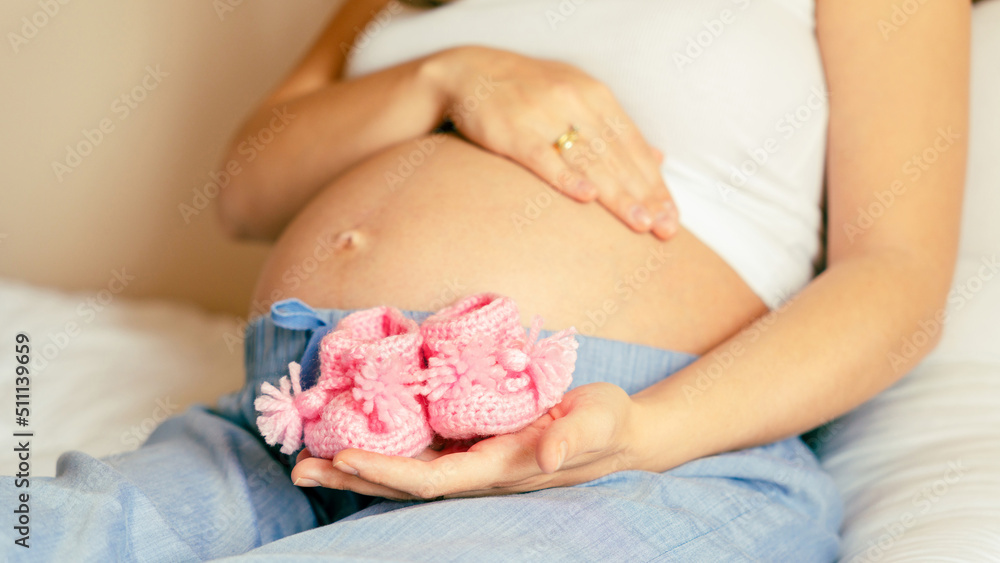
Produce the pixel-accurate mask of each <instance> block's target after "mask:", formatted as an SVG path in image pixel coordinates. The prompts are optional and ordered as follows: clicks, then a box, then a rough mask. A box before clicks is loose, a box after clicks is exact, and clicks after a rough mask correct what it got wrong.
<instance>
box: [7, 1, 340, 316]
mask: <svg viewBox="0 0 1000 563" xmlns="http://www.w3.org/2000/svg"><path fill="white" fill-rule="evenodd" d="M339 3H340V2H339V1H337V0H297V1H296V2H288V3H280V2H251V1H244V0H170V1H169V2H151V1H129V2H125V1H113V0H88V1H83V0H61V1H60V0H30V1H29V0H16V1H13V0H6V1H4V2H3V3H2V4H0V31H2V32H3V36H4V44H3V46H0V108H2V110H0V116H2V117H0V179H2V184H0V277H5V278H14V279H20V280H25V281H28V282H30V283H34V284H40V285H45V286H52V287H58V288H63V289H68V290H78V289H87V290H89V289H100V288H103V287H106V286H108V284H112V286H113V288H118V287H119V285H118V284H119V283H120V282H117V281H114V280H116V279H118V278H119V276H118V275H116V272H117V273H118V274H123V275H125V274H127V275H128V276H134V279H131V280H129V281H128V286H127V287H126V288H125V290H124V293H125V294H126V295H128V296H132V297H156V298H167V299H171V300H183V301H189V302H193V303H195V304H197V305H199V306H201V307H203V308H206V309H209V310H213V311H224V312H231V313H236V314H245V312H246V309H247V304H248V302H249V296H250V292H251V290H252V288H253V284H254V282H255V279H256V274H257V271H258V269H259V267H260V265H261V263H262V262H263V260H264V257H265V256H266V251H267V248H266V246H262V245H251V244H244V243H234V242H230V241H228V240H226V239H225V237H224V236H223V234H222V232H221V231H220V229H219V228H218V226H217V225H216V222H215V210H214V207H213V204H212V202H211V201H206V200H201V199H197V200H196V198H195V190H202V189H203V186H204V185H205V184H206V183H207V182H209V181H210V177H209V174H210V173H211V172H212V171H216V170H218V168H217V167H218V165H219V162H218V160H219V158H220V157H221V152H222V150H223V147H224V146H225V144H226V143H227V141H228V139H229V137H230V135H231V134H232V133H233V132H234V131H235V129H236V127H237V126H238V125H239V123H240V122H241V121H242V120H243V118H244V117H245V116H246V115H247V113H248V112H249V111H250V110H251V108H253V107H254V106H255V105H256V104H257V103H258V102H259V101H260V100H261V98H262V97H263V96H264V95H266V94H267V93H268V92H269V91H270V90H271V88H273V87H274V86H275V85H276V84H277V82H278V81H279V80H280V79H281V78H282V77H283V76H284V75H285V73H286V72H288V71H289V70H290V69H291V67H292V65H293V64H294V63H295V61H297V60H298V58H299V57H300V56H301V55H302V54H303V53H304V51H305V49H306V48H307V47H308V45H309V44H310V43H311V42H312V41H313V40H314V38H315V37H316V35H317V34H318V33H319V32H320V30H321V29H322V28H323V26H324V24H325V22H326V20H327V19H328V18H329V17H330V16H331V15H332V13H333V12H334V11H335V9H336V7H337V5H339ZM123 96H125V97H126V98H123ZM102 126H103V131H102ZM67 147H71V148H72V149H73V150H74V151H76V154H77V156H74V155H73V154H71V153H70V152H69V150H68V148H67ZM206 203H207V204H208V207H205V208H204V209H203V210H200V211H199V210H198V209H197V207H198V206H204V205H205V204H206ZM181 204H185V205H188V206H191V207H190V209H189V210H188V212H189V214H188V216H187V218H185V217H184V215H183V214H182V213H181V211H180V209H179V206H180V205H181ZM190 211H196V212H197V214H194V215H191V214H190ZM123 270H124V271H123Z"/></svg>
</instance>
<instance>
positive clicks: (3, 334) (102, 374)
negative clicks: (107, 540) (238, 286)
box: [0, 279, 243, 476]
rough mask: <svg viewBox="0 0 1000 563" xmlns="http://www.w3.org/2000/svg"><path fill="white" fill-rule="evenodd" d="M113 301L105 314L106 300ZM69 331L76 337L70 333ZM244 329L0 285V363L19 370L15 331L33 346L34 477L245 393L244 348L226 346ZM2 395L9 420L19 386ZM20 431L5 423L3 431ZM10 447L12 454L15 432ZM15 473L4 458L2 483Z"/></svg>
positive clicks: (174, 312)
mask: <svg viewBox="0 0 1000 563" xmlns="http://www.w3.org/2000/svg"><path fill="white" fill-rule="evenodd" d="M109 296H110V297H112V300H111V302H110V303H109V304H108V305H107V306H105V307H103V308H102V310H100V311H98V310H97V307H102V306H101V304H100V302H99V300H100V299H103V300H104V301H105V302H107V299H108V297H109ZM88 300H93V301H88ZM67 323H75V324H76V325H77V327H78V329H77V330H75V331H74V330H69V331H67V329H66V327H67ZM239 328H240V325H239V319H237V318H235V317H226V316H216V315H208V314H205V313H203V312H201V311H199V310H197V309H195V308H192V307H187V306H181V305H177V304H171V303H163V302H148V301H145V302H141V301H130V300H127V299H124V298H121V297H119V296H114V295H113V294H111V293H107V294H104V295H100V294H98V293H97V292H84V293H77V294H70V293H65V292H60V291H53V290H49V289H44V288H38V287H32V286H29V285H25V284H23V283H20V282H15V281H11V280H3V279H0V338H2V342H3V343H4V344H3V345H4V347H5V348H8V349H9V352H8V353H4V354H2V355H0V362H2V363H3V364H6V365H4V367H3V373H5V374H13V372H14V365H15V364H14V358H13V346H14V337H15V335H16V334H17V332H19V331H24V332H26V333H28V334H29V336H30V337H31V343H32V346H31V356H32V364H34V365H33V366H32V367H34V368H36V369H32V374H31V387H30V388H31V391H30V396H31V399H30V401H31V406H30V417H29V423H30V424H29V426H28V429H29V430H31V431H33V432H34V433H35V436H34V437H33V438H32V440H31V473H32V475H35V476H39V475H54V474H55V468H56V459H57V458H58V456H59V455H60V454H61V453H62V452H64V451H67V450H79V451H83V452H86V453H88V454H91V455H94V456H104V455H110V454H114V453H116V452H122V451H127V450H131V449H135V448H137V447H138V446H139V445H140V444H141V443H142V442H143V441H144V440H145V438H146V437H147V436H149V433H150V432H151V431H152V430H153V428H154V427H155V425H156V424H157V423H158V422H159V421H161V420H163V419H164V418H165V417H166V416H169V415H172V414H177V413H179V412H181V411H183V410H184V409H186V408H187V407H188V406H189V405H191V404H194V403H199V402H200V403H204V404H214V402H215V400H216V399H217V398H218V397H219V396H220V395H222V394H223V393H225V392H228V391H231V390H235V389H238V388H239V386H240V384H241V383H242V379H243V349H242V347H241V346H232V345H230V346H229V347H227V345H226V338H225V335H226V334H228V335H230V340H231V339H232V338H238V337H239V336H238V335H239V332H238V329H239ZM71 333H72V334H75V337H74V336H70V334H71ZM230 348H232V350H231V351H230ZM43 352H44V353H43ZM46 356H50V357H51V359H47V358H46ZM0 391H2V392H0V397H4V403H5V404H4V405H2V407H3V411H4V412H5V413H6V415H7V416H10V417H12V415H13V413H12V412H11V411H12V410H13V407H14V405H13V397H14V378H13V377H11V376H5V377H2V378H0ZM7 416H5V418H7ZM13 425H14V421H13V420H11V419H8V420H5V421H4V424H3V427H4V428H10V427H11V426H13ZM3 439H4V440H5V441H7V442H8V444H7V445H6V446H5V447H4V448H3V450H4V451H6V452H10V451H11V448H13V447H14V440H13V437H12V436H11V432H4V438H3ZM14 473H16V463H15V460H14V457H13V456H12V455H4V456H0V475H13V474H14Z"/></svg>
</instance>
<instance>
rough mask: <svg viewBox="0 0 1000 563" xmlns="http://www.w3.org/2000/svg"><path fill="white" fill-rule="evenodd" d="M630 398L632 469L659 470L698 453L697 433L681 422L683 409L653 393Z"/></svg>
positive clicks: (696, 455) (685, 461)
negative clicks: (696, 450)
mask: <svg viewBox="0 0 1000 563" xmlns="http://www.w3.org/2000/svg"><path fill="white" fill-rule="evenodd" d="M631 399H632V404H633V407H632V415H631V417H630V419H631V426H632V428H631V437H630V440H629V444H630V448H629V449H630V450H631V452H630V456H629V459H630V462H631V467H630V468H631V469H639V470H643V471H653V472H656V473H662V472H664V471H667V470H669V469H673V468H674V467H677V466H679V465H682V464H684V463H687V462H689V461H692V460H694V459H697V458H698V457H701V455H700V454H697V453H695V451H694V446H696V440H695V438H696V436H697V434H696V433H693V432H691V430H690V428H689V426H688V425H686V424H685V423H684V420H683V413H684V412H685V410H684V409H682V408H678V407H676V406H673V405H669V404H666V401H665V400H664V399H663V398H662V397H659V396H657V394H654V393H647V392H643V393H639V394H636V395H633V396H632V397H631Z"/></svg>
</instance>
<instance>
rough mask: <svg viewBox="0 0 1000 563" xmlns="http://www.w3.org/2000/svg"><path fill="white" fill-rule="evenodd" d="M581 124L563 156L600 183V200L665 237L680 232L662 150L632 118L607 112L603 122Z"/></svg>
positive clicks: (641, 228)
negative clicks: (648, 138)
mask: <svg viewBox="0 0 1000 563" xmlns="http://www.w3.org/2000/svg"><path fill="white" fill-rule="evenodd" d="M590 111H596V110H590ZM579 129H580V132H579V138H578V140H577V142H576V143H575V144H574V146H573V147H570V148H568V149H565V150H563V151H561V156H562V158H563V160H564V161H566V162H567V163H568V164H569V168H570V169H571V170H572V171H573V172H575V173H576V174H578V175H579V176H581V177H583V178H585V179H587V180H589V181H590V182H591V183H592V184H593V185H594V186H595V187H596V189H597V192H598V195H597V200H598V202H600V203H601V205H602V206H604V207H605V208H606V209H607V210H608V211H609V212H611V213H612V214H613V215H615V216H616V217H618V218H619V219H621V220H622V221H623V222H624V223H625V224H626V225H628V226H629V228H631V229H632V230H634V231H636V232H639V233H647V232H650V231H652V232H653V234H654V235H655V236H656V237H658V238H660V239H663V240H667V239H669V238H671V237H672V236H673V235H674V234H676V232H677V230H678V227H679V221H678V219H679V217H678V213H677V207H676V205H675V204H674V201H673V198H672V197H671V195H670V190H669V189H668V188H667V185H666V183H665V182H664V180H663V175H662V173H661V171H660V165H661V164H662V162H663V153H661V152H660V151H658V150H657V149H654V148H653V147H651V146H649V144H648V143H647V142H646V141H645V139H644V138H643V137H642V135H641V134H640V133H639V131H638V128H637V127H636V126H635V124H633V123H632V122H631V121H630V120H628V119H617V118H616V119H611V118H605V119H604V124H603V125H600V126H598V125H594V124H588V125H584V126H582V127H580V128H579ZM557 152H559V151H557Z"/></svg>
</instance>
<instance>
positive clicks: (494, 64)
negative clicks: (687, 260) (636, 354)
mask: <svg viewBox="0 0 1000 563" xmlns="http://www.w3.org/2000/svg"><path fill="white" fill-rule="evenodd" d="M426 74H427V76H428V77H429V79H430V81H431V82H432V83H436V84H438V88H439V89H440V90H441V91H442V92H444V94H445V97H446V100H447V101H446V108H447V109H446V112H447V115H448V116H449V117H450V118H451V120H452V121H453V123H454V124H455V128H456V129H458V131H460V132H461V133H462V134H463V135H464V136H465V137H466V138H468V139H469V140H471V141H473V142H475V143H476V144H478V145H480V146H482V147H483V148H485V149H487V150H490V151H492V152H494V153H496V154H499V155H502V156H506V157H508V158H510V159H511V160H514V161H515V162H517V163H519V164H521V165H522V166H524V167H525V168H527V169H529V170H531V171H532V172H534V173H535V174H537V175H538V176H539V177H540V178H542V179H543V180H545V181H546V182H548V183H549V184H551V185H552V186H553V187H555V188H556V189H558V190H559V191H561V192H562V193H564V194H566V195H568V196H569V197H571V198H574V199H577V200H579V201H591V200H593V199H595V198H596V199H597V201H598V202H600V203H601V205H603V206H604V207H605V208H607V210H608V211H610V212H611V213H612V214H613V215H615V216H616V217H618V218H619V219H621V220H622V221H624V222H625V224H626V225H628V226H629V227H630V228H632V229H633V230H635V231H637V232H640V233H645V232H649V230H650V229H652V231H653V234H655V235H656V236H657V237H659V238H661V239H669V238H670V237H672V236H673V235H674V234H675V233H676V232H677V230H678V226H679V222H678V213H677V207H676V206H675V205H674V203H673V199H672V198H671V196H670V192H669V190H668V189H667V186H666V184H665V183H664V181H663V176H662V174H661V173H660V164H661V162H662V160H663V155H662V153H660V152H659V151H658V150H657V149H655V148H653V147H651V146H649V144H648V143H647V142H646V140H645V139H643V137H642V134H641V133H640V132H639V129H638V128H637V127H636V126H635V124H634V123H633V122H632V121H631V119H629V117H628V116H627V115H626V114H625V111H624V110H623V109H622V107H621V105H620V104H619V103H618V101H617V100H616V99H615V97H614V95H613V94H612V93H611V91H610V90H609V89H608V88H607V87H606V86H605V85H604V84H602V83H600V82H598V81H597V80H595V79H594V78H592V77H590V76H588V75H587V74H586V73H584V72H583V71H581V70H579V69H577V68H576V67H573V66H571V65H568V64H565V63H561V62H556V61H547V60H539V59H533V58H529V57H524V56H521V55H518V54H515V53H511V52H508V51H501V50H497V49H490V48H486V47H478V46H470V47H458V48H454V49H448V50H446V51H442V52H441V53H438V54H437V55H434V56H432V57H431V58H430V60H429V62H428V63H427V65H426ZM473 102H474V105H475V107H474V108H473V105H472V104H473ZM571 126H572V127H573V128H575V129H576V130H577V136H578V139H577V140H576V142H574V143H573V144H572V146H570V145H565V144H564V145H563V148H562V149H561V150H560V149H558V148H557V147H555V146H554V145H555V141H557V139H561V138H562V137H560V136H561V135H563V134H564V133H567V131H568V130H569V129H570V127H571Z"/></svg>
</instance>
